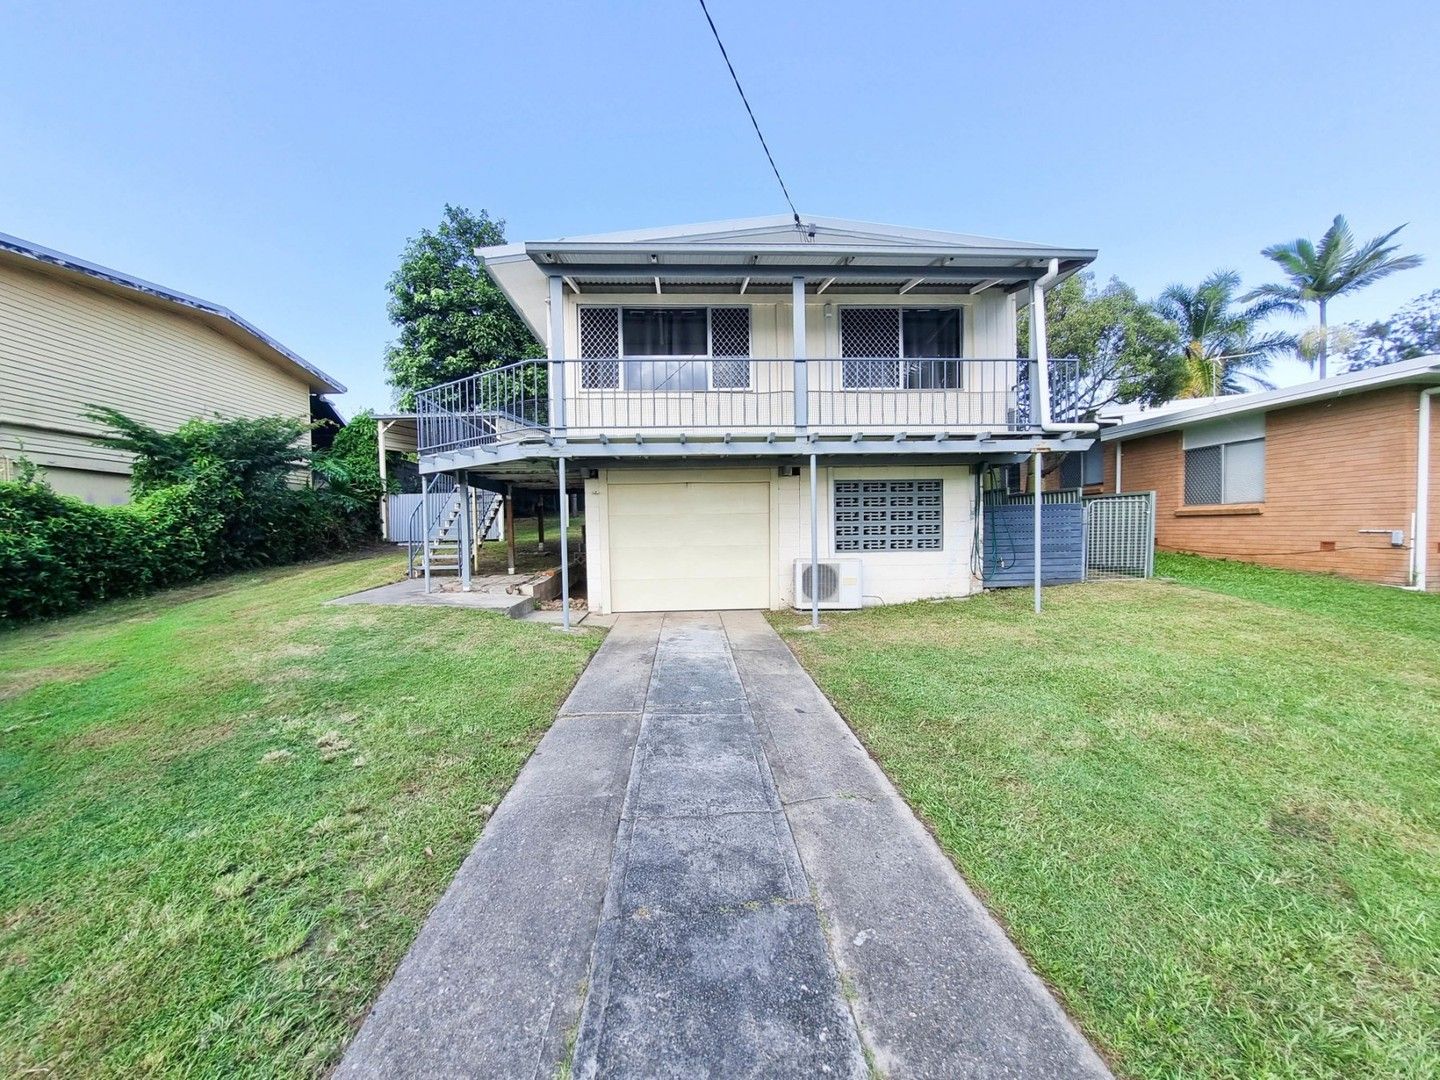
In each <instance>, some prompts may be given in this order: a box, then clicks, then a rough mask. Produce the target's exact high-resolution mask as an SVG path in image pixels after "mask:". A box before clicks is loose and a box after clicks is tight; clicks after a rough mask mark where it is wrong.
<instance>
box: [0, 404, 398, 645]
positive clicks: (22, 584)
mask: <svg viewBox="0 0 1440 1080" xmlns="http://www.w3.org/2000/svg"><path fill="white" fill-rule="evenodd" d="M93 415H95V416H96V417H97V418H100V419H103V420H105V421H106V422H107V423H109V424H110V425H111V427H112V433H111V434H109V435H107V436H104V437H102V439H100V440H97V441H103V442H105V444H106V445H109V446H115V447H117V448H120V449H124V450H127V451H128V452H130V453H131V454H134V455H135V472H134V481H133V483H132V491H133V493H134V496H135V500H134V502H132V503H130V504H129V505H128V506H114V507H101V506H91V505H89V504H88V503H85V502H82V501H81V500H79V499H73V498H70V497H69V496H66V495H60V494H57V493H56V492H54V491H52V490H51V489H50V488H49V487H48V486H46V485H45V484H44V483H43V482H39V481H37V480H35V479H33V478H27V479H24V480H21V481H19V482H0V623H10V622H17V621H21V620H26V619H36V618H48V617H52V616H56V615H64V614H67V613H68V612H71V611H76V610H78V609H80V608H83V607H87V606H89V605H91V604H95V603H99V602H100V601H103V600H110V599H113V598H115V597H120V596H130V595H136V594H139V593H144V592H147V591H149V590H151V589H158V588H165V587H168V586H172V585H181V584H184V583H186V582H190V581H196V580H198V579H200V578H203V577H206V576H209V575H213V574H222V573H228V572H232V571H235V570H246V569H250V568H252V567H257V566H266V565H275V564H280V563H287V562H294V561H297V560H300V559H308V558H315V557H317V556H319V555H323V554H329V553H333V552H335V551H339V550H345V549H348V548H351V547H354V546H355V545H356V544H358V543H360V542H362V541H364V540H366V539H368V538H369V537H370V536H371V535H373V531H372V530H371V528H370V521H371V520H372V519H373V517H374V503H373V502H371V503H370V505H368V506H366V505H365V504H364V502H363V500H362V498H361V497H360V496H359V495H357V494H356V493H354V492H350V491H344V492H339V491H336V492H331V491H316V490H314V489H312V488H309V487H299V486H296V484H295V477H296V467H297V464H298V463H301V462H305V461H308V460H309V458H310V454H309V452H308V451H304V450H301V449H297V448H296V447H295V446H294V445H293V444H294V441H295V439H296V438H297V437H298V435H299V434H300V433H303V432H304V430H305V427H304V425H303V424H300V423H299V422H298V421H289V420H284V419H282V418H279V417H271V418H261V419H260V420H228V421H222V420H192V421H190V422H189V423H187V424H186V425H184V426H183V427H182V428H181V429H180V430H179V431H178V432H175V433H174V434H172V435H167V434H162V433H161V432H158V431H156V430H154V429H152V428H148V427H146V426H145V425H143V424H139V423H137V422H135V421H131V420H129V419H127V418H125V417H124V416H122V415H121V414H119V413H114V412H111V411H96V412H95V413H94V414H93ZM376 497H377V498H378V495H377V496H376Z"/></svg>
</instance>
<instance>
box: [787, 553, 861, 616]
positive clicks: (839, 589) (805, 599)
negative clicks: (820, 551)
mask: <svg viewBox="0 0 1440 1080" xmlns="http://www.w3.org/2000/svg"><path fill="white" fill-rule="evenodd" d="M812 573H813V576H814V589H813V592H812V589H811V577H812ZM862 596H863V593H862V591H861V588H860V560H859V559H821V560H820V561H819V562H818V563H815V564H813V565H812V564H811V562H810V560H809V559H796V560H795V606H796V607H797V608H801V609H803V610H806V611H808V610H809V609H810V606H811V599H812V597H814V598H815V599H818V600H819V601H820V606H821V607H822V608H826V609H829V610H832V611H833V610H841V609H846V608H858V607H859V606H860V604H861V597H862Z"/></svg>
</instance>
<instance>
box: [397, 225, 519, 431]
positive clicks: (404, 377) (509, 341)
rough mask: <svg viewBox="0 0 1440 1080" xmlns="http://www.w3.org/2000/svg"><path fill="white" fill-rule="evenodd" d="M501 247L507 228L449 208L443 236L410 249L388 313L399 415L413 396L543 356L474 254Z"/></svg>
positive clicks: (423, 235)
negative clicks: (394, 336) (394, 330)
mask: <svg viewBox="0 0 1440 1080" xmlns="http://www.w3.org/2000/svg"><path fill="white" fill-rule="evenodd" d="M504 242H505V222H504V221H497V220H492V219H491V217H490V215H489V214H488V213H486V212H485V211H484V210H481V211H480V213H479V215H478V216H477V215H475V214H472V213H470V211H468V210H466V209H465V208H464V207H459V206H451V205H449V204H448V203H447V204H446V206H445V217H444V220H443V221H441V223H440V227H439V228H437V229H436V230H435V231H434V232H431V231H430V230H429V229H422V230H421V232H420V235H419V236H417V237H415V238H413V239H411V240H409V241H407V242H406V244H405V253H404V255H402V256H401V259H400V268H399V269H398V270H396V271H395V273H394V274H393V275H391V277H390V281H389V284H388V286H387V289H388V291H389V293H390V300H389V303H388V304H387V305H386V310H387V311H388V313H389V315H390V321H391V322H392V323H394V324H395V325H396V326H397V327H398V328H399V330H400V336H399V339H398V340H397V341H394V342H392V343H391V344H390V345H389V346H387V347H386V349H385V371H386V374H387V375H388V377H389V381H390V385H391V386H393V387H394V388H395V391H396V401H397V403H398V404H399V406H400V407H401V408H402V409H411V408H413V407H414V403H415V391H416V390H421V389H423V388H425V387H427V386H434V385H435V384H437V383H442V382H449V381H450V380H452V379H462V378H464V377H465V376H467V375H473V374H475V373H476V372H480V371H487V370H489V369H490V368H494V367H500V366H502V365H504V364H509V363H513V362H514V361H516V360H523V359H525V358H527V357H534V356H540V355H541V349H540V346H539V344H538V343H537V342H536V341H535V337H534V335H533V334H531V333H530V331H529V329H528V328H527V327H526V326H525V324H524V323H523V322H522V321H521V320H520V317H519V316H518V315H516V314H515V309H514V308H512V307H511V306H510V301H509V300H507V299H505V294H504V293H502V292H501V291H500V290H499V289H498V288H497V287H496V286H495V283H494V282H493V281H491V280H490V277H489V275H488V274H486V273H485V268H484V267H483V266H482V265H481V263H480V259H479V257H478V256H477V255H476V254H475V249H476V248H477V247H488V246H491V245H493V244H503V243H504Z"/></svg>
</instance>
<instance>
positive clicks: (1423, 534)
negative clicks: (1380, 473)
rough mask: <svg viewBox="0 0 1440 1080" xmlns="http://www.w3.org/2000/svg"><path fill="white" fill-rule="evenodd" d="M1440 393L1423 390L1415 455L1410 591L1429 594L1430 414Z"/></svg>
mask: <svg viewBox="0 0 1440 1080" xmlns="http://www.w3.org/2000/svg"><path fill="white" fill-rule="evenodd" d="M1436 394H1440V386H1430V387H1426V388H1425V389H1424V390H1421V391H1420V411H1419V413H1418V415H1417V417H1416V423H1415V428H1416V440H1415V444H1416V454H1415V525H1414V527H1413V528H1412V529H1411V536H1410V584H1409V585H1407V586H1405V588H1406V589H1407V590H1409V591H1410V592H1427V591H1428V589H1427V588H1426V580H1425V579H1426V577H1427V576H1428V575H1429V570H1430V568H1429V565H1428V564H1429V552H1428V551H1427V550H1426V549H1427V548H1428V547H1429V546H1430V411H1431V399H1432V398H1433V397H1434V396H1435V395H1436Z"/></svg>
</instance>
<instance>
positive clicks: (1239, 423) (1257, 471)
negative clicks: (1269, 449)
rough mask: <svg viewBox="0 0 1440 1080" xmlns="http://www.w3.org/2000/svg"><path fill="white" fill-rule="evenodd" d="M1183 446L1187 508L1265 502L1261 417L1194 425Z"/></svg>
mask: <svg viewBox="0 0 1440 1080" xmlns="http://www.w3.org/2000/svg"><path fill="white" fill-rule="evenodd" d="M1184 445H1185V505H1186V506H1213V505H1220V504H1224V503H1251V502H1263V501H1264V499H1265V417H1264V415H1263V414H1262V415H1260V416H1256V417H1236V418H1233V419H1228V420H1218V421H1214V422H1212V423H1209V424H1197V425H1195V426H1194V427H1193V428H1189V429H1187V430H1186V432H1185V439H1184Z"/></svg>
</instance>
